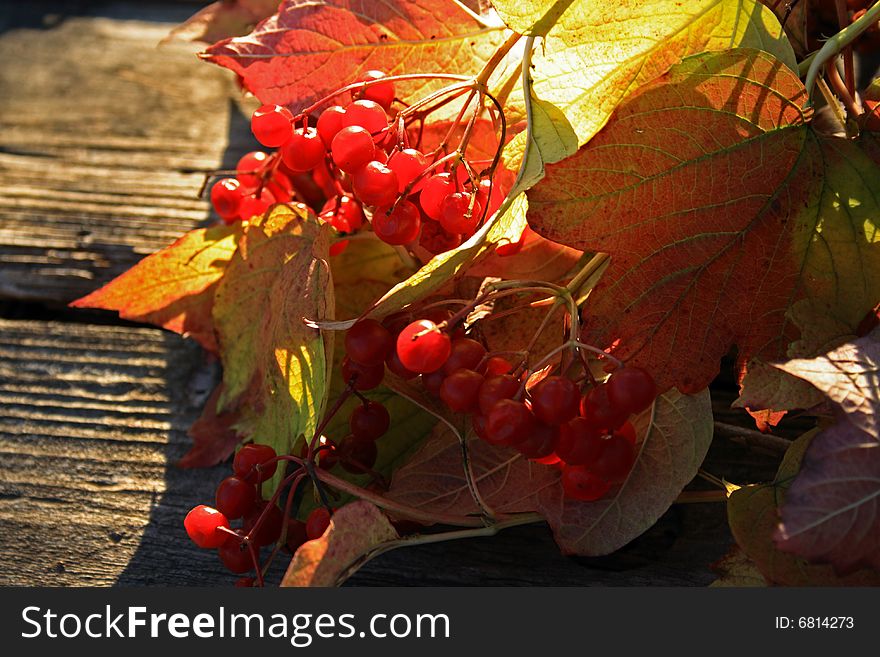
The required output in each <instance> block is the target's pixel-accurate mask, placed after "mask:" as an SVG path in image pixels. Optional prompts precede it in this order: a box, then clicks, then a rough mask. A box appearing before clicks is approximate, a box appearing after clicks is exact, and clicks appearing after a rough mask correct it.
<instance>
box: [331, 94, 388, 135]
mask: <svg viewBox="0 0 880 657" xmlns="http://www.w3.org/2000/svg"><path fill="white" fill-rule="evenodd" d="M342 125H343V126H345V127H352V126H356V127H359V128H363V129H364V130H366V131H367V132H369V133H370V134H372V135H376V134H378V133H380V132H382V131H383V130H384V129H385V128H387V127H388V115H387V114H385V110H384V109H382V106H381V105H380V104H379V103H376V102H374V101H372V100H356V101H354V102H353V103H352V104H351V105H349V106H348V107H346V108H345V116H344V117H342Z"/></svg>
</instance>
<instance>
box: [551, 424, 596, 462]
mask: <svg viewBox="0 0 880 657" xmlns="http://www.w3.org/2000/svg"><path fill="white" fill-rule="evenodd" d="M603 442H604V439H603V438H602V436H601V434H600V433H599V429H598V428H596V427H594V426H593V425H592V424H590V422H589V421H588V420H585V419H584V418H582V417H576V418H574V419H572V420H569V421H568V422H566V423H565V424H561V425H559V442H557V444H556V454H557V455H558V456H559V458H561V459H562V460H563V461H565V462H566V463H568V464H569V465H591V464H592V463H593V461H595V460H596V459H597V458H599V454H601V453H602V445H603Z"/></svg>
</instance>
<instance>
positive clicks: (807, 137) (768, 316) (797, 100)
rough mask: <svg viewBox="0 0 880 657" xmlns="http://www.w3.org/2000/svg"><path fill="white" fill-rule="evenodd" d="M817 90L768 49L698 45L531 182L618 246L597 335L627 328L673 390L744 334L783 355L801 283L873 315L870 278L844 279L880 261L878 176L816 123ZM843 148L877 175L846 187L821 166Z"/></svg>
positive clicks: (547, 210) (584, 238)
mask: <svg viewBox="0 0 880 657" xmlns="http://www.w3.org/2000/svg"><path fill="white" fill-rule="evenodd" d="M757 99H760V100H759V102H757V104H756V100H757ZM805 99H806V96H805V94H804V89H803V85H802V84H801V83H800V80H798V79H797V77H796V76H795V75H794V74H793V73H791V72H790V71H789V70H788V69H787V68H785V67H784V66H782V65H780V63H779V62H777V61H776V60H774V59H772V58H771V57H770V56H768V55H766V54H764V53H761V52H758V51H753V50H734V51H729V52H726V53H717V54H715V53H710V54H705V55H701V56H698V57H693V58H690V59H688V60H686V61H684V62H682V64H681V65H679V66H676V67H674V68H673V69H672V70H671V71H670V73H669V74H668V75H666V76H664V77H663V78H661V79H659V80H657V81H655V82H654V83H652V84H650V85H648V86H647V87H645V88H643V89H642V90H641V91H640V92H639V93H638V94H637V95H636V96H634V97H633V98H632V99H631V100H629V101H627V102H626V103H625V104H624V105H622V106H621V107H620V109H619V111H618V112H617V114H616V115H615V117H614V119H613V120H612V121H611V123H609V125H608V126H607V127H606V128H605V129H604V130H603V131H602V132H601V133H600V134H599V135H597V136H596V138H595V139H594V140H593V141H592V142H590V144H589V145H588V146H586V147H585V148H583V149H581V150H580V151H579V152H578V154H577V155H576V156H574V157H572V158H570V159H568V160H566V161H564V162H561V163H559V164H556V165H552V166H550V167H548V175H547V178H546V179H545V180H544V181H543V182H542V183H541V184H539V185H538V186H536V187H535V188H533V189H532V190H531V191H530V192H529V203H530V222H532V223H533V228H534V229H535V230H536V231H538V232H540V233H542V234H544V235H545V236H547V237H549V238H550V239H553V240H556V241H560V242H563V243H565V244H568V245H570V246H573V247H575V248H581V249H585V250H596V251H604V252H607V253H610V254H611V256H612V257H611V264H610V266H609V268H608V270H607V272H606V274H605V276H604V278H603V279H602V281H601V282H600V284H599V285H598V286H597V288H596V290H594V294H593V295H591V297H590V299H589V300H588V301H587V303H586V305H585V308H584V312H583V315H584V318H585V327H584V331H583V333H582V339H583V340H584V341H585V342H588V343H592V344H597V345H601V346H609V345H611V344H613V343H616V344H617V352H616V355H617V356H618V357H620V358H622V359H624V360H627V361H630V362H632V363H635V364H638V365H640V366H642V367H645V368H646V369H648V370H649V371H651V372H652V373H653V374H654V375H655V377H656V378H657V382H658V385H659V386H660V388H661V389H667V388H668V387H670V386H672V385H675V386H677V387H678V388H679V389H680V390H683V391H689V390H697V389H700V388H702V387H705V386H706V385H708V383H709V382H710V381H711V380H712V378H713V377H714V376H715V374H716V373H717V372H718V367H719V361H720V358H721V356H723V355H724V354H725V353H726V352H727V351H728V349H729V348H730V347H731V346H732V345H734V344H736V345H737V346H738V347H739V357H740V361H741V362H742V363H745V362H748V360H749V359H750V358H752V357H760V358H763V359H764V360H768V361H769V360H773V359H775V358H779V357H781V356H783V355H784V354H785V350H786V347H787V345H788V343H789V342H790V341H791V340H792V339H794V338H796V337H797V336H796V335H795V334H794V333H795V331H794V327H792V326H791V325H789V324H788V323H787V321H786V313H787V311H788V309H789V308H790V306H791V305H792V304H793V303H795V302H796V301H797V300H798V299H799V298H802V297H806V298H810V299H813V300H814V301H818V302H823V303H832V302H834V303H839V304H840V305H841V306H846V307H847V309H848V313H852V314H853V315H855V314H859V315H860V316H862V315H864V313H865V312H866V311H867V310H868V308H861V309H854V308H850V306H853V307H855V306H858V305H859V303H860V302H862V301H863V300H864V298H865V296H866V293H864V292H862V291H860V289H859V288H860V286H854V288H853V289H852V290H851V289H848V288H847V284H843V283H841V281H848V280H859V277H860V276H862V275H865V276H867V278H868V280H870V281H873V280H874V279H876V277H877V275H878V274H877V272H878V271H880V269H878V268H877V267H876V266H875V265H874V264H873V263H875V262H877V258H878V257H880V251H878V246H880V245H878V234H877V231H876V229H875V222H876V217H877V216H878V215H877V213H876V203H875V201H874V200H873V199H874V198H878V197H880V188H878V189H875V188H876V187H877V186H878V185H880V176H878V175H877V174H876V173H874V171H876V170H875V169H873V168H872V167H873V166H874V165H873V164H871V163H870V162H868V161H867V160H866V159H865V158H864V156H862V158H861V159H860V160H858V156H859V150H858V148H857V147H856V146H854V145H852V144H848V143H847V142H845V141H843V140H837V139H822V138H819V137H817V136H816V135H815V134H814V133H813V132H812V131H811V130H810V129H809V128H808V127H807V126H806V125H805V124H804V122H805V120H806V118H807V117H806V116H805V115H804V114H803V112H802V110H801V105H802V104H803V103H804V101H805ZM681 125H687V126H688V131H687V132H686V133H683V132H682V131H681V129H680V126H681ZM847 157H851V158H853V160H858V161H857V162H856V164H855V165H854V166H856V167H857V168H859V169H861V168H862V167H868V169H867V170H865V171H864V174H865V175H867V174H871V175H870V176H869V177H868V178H860V180H861V181H862V182H863V184H864V187H862V188H860V191H859V193H858V196H853V197H845V196H842V195H838V194H837V193H836V192H835V185H837V184H838V183H839V176H838V175H837V174H831V175H827V174H826V172H825V170H824V166H825V164H824V163H825V162H826V161H829V162H830V161H838V160H840V159H845V158H847ZM758 161H760V162H761V166H755V163H756V162H758ZM620 163H626V164H625V166H621V164H620ZM574 190H577V191H574ZM844 199H845V202H844ZM585 217H586V218H588V219H587V220H584V218H585ZM771 244H772V245H773V247H772V248H770V246H769V245H771ZM874 285H875V283H874V282H871V283H870V284H869V285H868V286H866V287H865V289H866V290H868V289H872V288H873V286H874ZM871 305H873V303H872V304H871ZM869 307H870V306H869ZM855 310H858V312H855Z"/></svg>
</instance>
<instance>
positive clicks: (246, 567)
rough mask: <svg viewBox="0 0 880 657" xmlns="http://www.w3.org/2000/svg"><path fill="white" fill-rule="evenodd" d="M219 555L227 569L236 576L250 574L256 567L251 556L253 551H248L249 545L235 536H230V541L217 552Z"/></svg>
mask: <svg viewBox="0 0 880 657" xmlns="http://www.w3.org/2000/svg"><path fill="white" fill-rule="evenodd" d="M217 554H218V555H219V556H220V561H222V562H223V565H224V566H226V569H227V570H228V571H229V572H231V573H235V574H236V575H241V574H242V573H246V572H249V571H250V570H252V569H253V568H254V566H255V564H254V558H253V557H252V556H251V551H250V550H249V549H248V547H247V545H245V544H244V543H242V542H241V541H240V540H237V539H236V538H235V537H233V536H230V537H229V539H228V540H227V541H226V542H225V543H224V544H223V545H221V546H220V549H219V550H217Z"/></svg>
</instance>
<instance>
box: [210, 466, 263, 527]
mask: <svg viewBox="0 0 880 657" xmlns="http://www.w3.org/2000/svg"><path fill="white" fill-rule="evenodd" d="M215 499H216V503H217V510H218V511H220V513H222V514H223V515H225V516H226V517H227V518H241V517H242V516H243V515H245V514H246V513H247V512H248V511H250V510H251V508H252V507H253V506H254V503H255V502H256V501H257V490H256V488H254V485H253V484H249V483H248V482H246V481H245V480H244V479H242V478H241V477H234V476H233V477H226V479H224V480H223V481H221V482H220V485H219V486H217V494H216V498H215Z"/></svg>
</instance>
